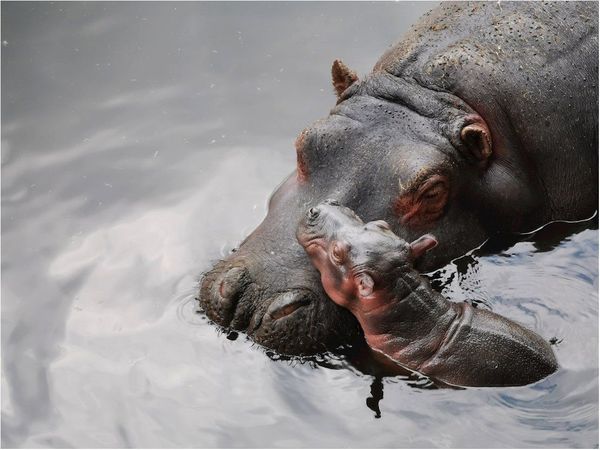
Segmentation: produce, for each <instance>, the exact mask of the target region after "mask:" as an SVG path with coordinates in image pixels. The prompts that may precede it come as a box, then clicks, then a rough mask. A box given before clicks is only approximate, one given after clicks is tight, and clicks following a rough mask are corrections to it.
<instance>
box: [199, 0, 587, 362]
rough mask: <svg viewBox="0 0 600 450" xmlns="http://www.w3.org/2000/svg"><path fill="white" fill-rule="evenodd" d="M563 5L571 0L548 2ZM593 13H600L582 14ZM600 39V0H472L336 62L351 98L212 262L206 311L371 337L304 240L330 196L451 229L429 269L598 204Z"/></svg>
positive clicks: (428, 260) (272, 337)
mask: <svg viewBox="0 0 600 450" xmlns="http://www.w3.org/2000/svg"><path fill="white" fill-rule="evenodd" d="M551 8H553V9H556V8H558V9H560V13H561V14H560V15H559V14H554V13H553V14H541V13H542V12H544V11H545V9H551ZM575 10H577V11H575ZM588 10H589V11H588ZM553 11H554V10H553ZM550 12H552V11H550ZM582 13H585V14H589V15H590V17H595V18H596V19H595V20H592V21H591V22H590V23H588V24H582V22H581V21H577V20H576V19H574V17H579V16H581V14H582ZM563 16H564V17H563ZM565 20H566V21H568V22H569V23H568V24H567V25H568V26H565V24H564V23H563V22H564V21H565ZM553 21H554V22H556V24H555V23H552V22H553ZM474 25H476V26H474ZM530 27H534V29H535V31H536V32H535V33H533V34H532V33H529V29H530ZM509 28H510V31H509ZM493 29H496V30H500V31H497V32H495V33H490V32H489V30H493ZM566 30H568V33H567V32H566ZM503 33H504V35H503ZM590 36H591V38H590ZM593 36H596V38H595V41H594V39H593ZM509 37H510V39H508V38H509ZM557 39H560V42H561V43H563V42H567V43H569V42H571V43H572V44H573V45H570V44H569V47H568V48H569V52H564V51H563V48H562V46H560V48H557V46H556V45H555V44H553V43H554V42H557ZM506 42H508V43H509V44H506ZM499 46H500V47H502V46H504V47H502V49H501V50H500V51H499V50H498V49H499V48H500V47H499ZM513 47H514V48H515V49H522V48H527V49H528V51H527V52H524V51H511V49H512V48H513ZM597 48H598V47H597V4H595V3H590V4H581V3H576V4H573V3H570V4H569V3H566V4H560V5H557V4H550V5H548V4H540V3H531V4H529V3H527V4H518V3H508V4H503V5H502V8H498V5H496V3H478V4H476V5H475V6H474V5H469V4H462V3H461V4H458V5H454V4H443V5H442V6H441V7H439V8H438V9H437V10H435V11H434V12H433V13H430V14H429V15H428V16H426V17H425V18H423V19H422V20H421V22H420V23H419V24H417V26H416V27H414V28H413V29H412V31H411V32H410V33H409V34H408V35H407V36H406V38H405V39H404V40H403V41H402V42H400V43H399V44H398V45H397V46H395V47H393V48H392V49H391V50H389V51H388V52H387V53H386V54H385V55H384V56H383V57H382V59H381V60H380V61H379V62H378V63H377V65H376V66H375V69H374V71H373V72H372V73H371V74H369V75H368V76H366V77H365V78H364V79H363V80H358V77H357V76H356V74H355V73H354V72H352V71H350V70H349V69H348V68H347V67H346V66H344V65H343V64H342V63H341V62H339V61H336V62H334V65H333V84H334V88H335V90H336V92H337V94H338V101H337V105H336V106H335V107H334V108H333V109H332V110H331V112H330V114H329V116H328V117H327V118H325V119H322V120H319V121H317V122H316V123H315V124H313V125H312V126H310V127H308V128H306V129H305V130H304V131H303V132H302V133H301V134H300V136H299V137H298V139H297V141H296V152H297V168H296V171H295V172H294V173H293V174H291V175H290V176H289V177H288V178H287V179H286V180H285V181H284V182H283V183H282V184H281V186H280V187H279V188H278V189H277V190H276V191H275V192H274V194H273V195H272V197H271V199H270V202H269V212H268V214H267V217H266V218H265V219H264V221H263V222H262V223H261V224H260V225H259V226H258V228H257V229H256V230H255V231H254V232H253V233H252V234H251V235H250V236H249V237H248V238H246V240H244V242H242V244H241V245H240V247H239V249H238V251H237V252H235V253H234V254H232V255H231V256H230V257H229V258H227V259H225V260H223V261H221V262H219V263H218V264H216V266H215V267H214V268H213V269H212V270H211V271H210V272H208V273H207V274H206V275H205V276H204V278H203V280H202V284H201V292H200V301H201V306H202V308H203V309H204V310H205V312H206V314H207V315H208V316H209V317H210V318H211V319H212V320H213V321H215V322H216V323H218V324H220V325H223V326H226V327H231V328H233V329H237V330H243V331H246V332H247V334H248V335H250V336H251V337H252V338H253V339H254V340H255V341H256V342H258V343H260V344H263V345H265V346H267V347H270V348H273V349H275V350H277V351H279V352H282V353H288V354H307V353H312V352H316V351H320V350H323V349H325V348H332V347H335V346H337V345H339V344H342V343H348V342H352V341H353V340H354V339H356V338H358V337H359V336H360V329H359V326H358V323H357V322H356V320H355V319H354V317H353V316H352V315H351V314H350V313H349V312H347V311H346V310H344V309H342V308H340V307H338V306H336V305H335V304H334V303H333V302H331V301H329V300H327V298H326V297H325V292H324V291H323V288H322V286H321V282H320V277H319V273H318V272H317V271H316V270H315V269H314V268H313V266H312V265H311V264H310V262H309V260H308V258H307V256H306V254H305V252H304V250H303V249H302V247H301V246H300V245H299V244H298V242H297V241H296V238H295V231H296V228H297V225H298V223H299V221H300V220H301V217H302V215H303V214H305V213H306V211H307V210H308V209H309V208H310V207H311V206H314V205H316V204H318V203H320V202H322V201H323V200H325V199H327V198H334V199H336V200H337V201H338V202H340V203H341V204H343V205H345V206H347V207H349V208H351V209H352V210H354V211H355V212H356V213H357V214H358V215H359V216H360V217H362V218H363V219H364V220H365V221H372V220H377V219H383V220H385V221H387V222H388V223H389V224H390V226H391V228H392V231H393V232H394V233H396V234H397V235H399V236H401V237H402V238H403V239H404V240H406V241H409V242H410V241H412V240H414V239H416V238H417V237H419V236H421V235H423V234H425V233H429V232H431V233H433V234H434V235H435V236H437V237H438V238H439V242H440V245H438V246H437V247H436V248H435V249H433V250H431V251H430V252H428V253H427V254H426V255H425V256H424V257H423V258H422V259H421V260H420V261H418V265H417V267H418V268H419V269H421V270H428V269H432V268H435V267H439V266H440V265H443V264H444V263H447V262H448V261H450V260H451V259H453V258H455V257H457V256H460V255H462V254H464V253H465V252H466V251H468V250H470V249H472V248H473V247H475V246H477V245H478V244H480V243H481V242H482V241H484V240H485V239H486V238H487V237H488V236H489V235H490V234H492V233H495V232H498V231H517V230H525V229H528V228H531V227H535V226H539V225H542V224H543V223H545V222H547V221H550V220H553V219H581V218H584V217H586V216H589V215H590V214H591V213H593V211H594V210H595V208H596V205H597V201H598V200H597V198H598V197H597V185H598V178H597V176H598V175H597V167H598V160H597V148H596V144H597V141H598V137H597V127H598V117H597V110H598V106H597V104H598V102H597V98H598V97H597V95H598V94H597V88H596V85H595V84H593V85H591V83H588V84H585V83H584V82H583V81H582V80H586V79H587V80H591V81H593V82H594V83H595V80H597V78H598V72H597V65H596V63H597ZM533 53H535V54H536V55H543V58H541V57H539V56H536V57H534V56H533ZM549 61H551V62H552V64H553V66H552V67H553V69H552V70H549V69H548V68H547V67H546V64H548V62H549ZM567 72H568V73H567ZM582 83H583V84H582ZM586 86H588V87H589V88H588V89H587V90H586ZM549 93H554V96H551V95H549ZM561 108H562V109H561ZM566 110H568V111H569V114H564V113H563V112H564V111H566ZM557 111H558V112H557ZM579 118H583V119H582V120H580V119H579ZM549 122H550V124H549ZM570 149H571V150H573V152H575V151H577V155H576V157H573V152H571V151H569V150H570Z"/></svg>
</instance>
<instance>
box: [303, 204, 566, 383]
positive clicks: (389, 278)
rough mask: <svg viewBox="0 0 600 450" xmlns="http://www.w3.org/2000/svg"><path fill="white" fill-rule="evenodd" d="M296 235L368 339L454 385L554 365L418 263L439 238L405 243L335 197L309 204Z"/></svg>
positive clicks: (544, 349) (519, 332)
mask: <svg viewBox="0 0 600 450" xmlns="http://www.w3.org/2000/svg"><path fill="white" fill-rule="evenodd" d="M297 237H298V241H299V242H300V244H301V245H302V246H303V247H304V249H305V251H306V253H307V254H308V255H309V257H310V260H311V262H312V263H313V265H314V266H315V267H316V268H317V269H318V271H319V272H320V274H321V281H322V284H323V287H324V288H325V291H326V292H327V295H328V296H329V298H331V299H332V300H333V301H334V302H335V303H336V304H338V305H339V306H341V307H343V308H346V309H348V310H349V311H350V312H352V314H353V315H354V316H355V317H356V318H357V319H358V322H359V323H360V325H361V328H362V329H363V331H364V336H365V339H366V341H367V343H368V344H369V346H370V347H371V348H372V349H374V350H376V351H379V352H381V353H383V354H384V355H386V356H388V357H389V358H391V359H393V360H394V361H396V362H398V363H400V364H402V365H403V366H404V367H407V368H409V369H411V370H415V371H418V372H420V373H422V374H424V375H427V376H429V377H432V378H434V379H436V380H438V381H441V382H443V383H445V384H450V385H454V386H517V385H524V384H528V383H532V382H534V381H537V380H539V379H541V378H543V377H545V376H547V375H549V374H551V373H552V372H554V371H555V370H556V369H557V367H558V366H557V363H556V358H555V356H554V353H553V352H552V349H551V348H550V345H549V344H548V342H546V341H544V339H542V338H541V337H540V336H539V335H537V334H536V333H534V332H532V331H530V330H527V329H526V328H523V327H522V326H520V325H518V324H517V323H515V322H512V321H510V320H508V319H506V318H504V317H502V316H499V315H498V314H495V313H493V312H490V311H486V310H482V309H475V308H473V307H472V306H471V305H469V304H467V303H452V302H449V301H448V300H446V299H445V298H444V297H442V295H440V294H439V293H437V292H435V291H434V290H432V289H431V287H430V286H429V282H428V281H427V279H426V278H424V277H422V276H420V275H419V273H418V272H417V271H416V270H415V269H414V268H413V264H414V262H415V260H417V259H418V258H420V257H421V256H422V255H423V254H424V253H425V252H427V251H428V250H429V249H430V248H432V247H434V246H435V245H436V244H437V242H436V240H435V238H434V237H433V236H431V235H425V236H422V237H421V238H420V239H417V240H416V241H414V242H413V243H412V244H408V243H407V242H406V241H403V240H402V239H400V238H399V237H398V236H396V235H395V234H394V233H393V232H392V231H391V230H390V228H389V225H388V224H387V223H386V222H384V221H381V220H378V221H374V222H368V223H364V222H363V221H362V220H361V219H360V218H359V217H357V216H356V215H355V214H354V213H353V212H352V211H351V210H349V209H348V208H344V207H342V206H339V204H337V202H334V201H325V202H324V203H321V204H319V205H318V206H315V207H312V208H310V210H309V212H308V213H307V214H306V216H305V217H304V219H303V220H302V221H301V222H300V225H299V226H298V232H297Z"/></svg>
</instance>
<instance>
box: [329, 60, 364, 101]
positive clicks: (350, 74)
mask: <svg viewBox="0 0 600 450" xmlns="http://www.w3.org/2000/svg"><path fill="white" fill-rule="evenodd" d="M331 77H332V78H333V88H334V89H335V93H336V95H337V96H338V98H340V96H341V95H342V92H344V91H345V90H346V89H348V88H349V87H350V86H351V85H352V83H354V82H356V81H358V75H356V72H354V71H353V70H350V68H349V67H348V66H347V65H346V64H344V63H343V62H342V61H341V60H339V59H336V60H335V61H334V62H333V66H332V67H331Z"/></svg>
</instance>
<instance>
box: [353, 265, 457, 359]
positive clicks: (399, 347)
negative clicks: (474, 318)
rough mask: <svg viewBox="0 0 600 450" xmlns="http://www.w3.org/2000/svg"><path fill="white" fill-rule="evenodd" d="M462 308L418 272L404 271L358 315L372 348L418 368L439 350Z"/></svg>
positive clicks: (357, 312)
mask: <svg viewBox="0 0 600 450" xmlns="http://www.w3.org/2000/svg"><path fill="white" fill-rule="evenodd" d="M459 309H460V306H459V305H458V304H456V305H455V304H453V303H452V302H449V301H447V300H446V299H445V298H444V297H443V296H442V295H440V294H439V293H437V292H435V291H434V290H433V289H432V288H431V286H430V285H429V282H428V281H427V279H425V278H424V277H423V276H421V275H420V274H419V273H418V272H417V271H416V270H414V269H410V270H408V271H407V270H406V268H404V269H403V270H402V271H401V272H400V273H399V274H398V276H397V278H395V283H393V284H392V285H391V287H390V289H389V290H388V291H382V292H380V293H379V295H378V298H377V300H376V303H375V304H373V305H372V307H371V308H369V309H366V308H365V309H364V310H363V311H355V315H356V317H357V318H358V321H359V322H360V324H361V327H362V329H363V332H364V335H365V339H366V340H367V343H368V344H369V346H370V347H372V348H374V349H375V350H378V351H381V352H383V353H384V354H386V355H389V356H390V357H391V358H392V359H394V360H396V361H398V362H400V363H403V364H406V365H407V366H408V367H410V368H416V367H418V366H419V365H420V364H421V363H423V362H424V361H426V360H427V359H429V358H430V357H431V356H432V355H433V354H434V353H435V352H436V351H437V349H438V348H439V346H440V345H441V343H442V341H443V339H444V336H445V335H446V333H447V331H448V329H449V328H450V326H451V324H452V322H453V321H454V320H455V319H456V317H457V315H458V313H459Z"/></svg>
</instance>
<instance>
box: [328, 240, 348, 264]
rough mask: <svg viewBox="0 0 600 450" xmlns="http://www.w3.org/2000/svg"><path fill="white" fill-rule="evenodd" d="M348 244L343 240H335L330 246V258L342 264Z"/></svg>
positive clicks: (345, 257)
mask: <svg viewBox="0 0 600 450" xmlns="http://www.w3.org/2000/svg"><path fill="white" fill-rule="evenodd" d="M348 250H349V245H348V244H346V243H344V242H336V243H334V244H333V246H332V247H331V260H332V261H333V263H334V264H337V265H340V266H341V265H342V264H344V263H345V262H346V259H347V257H348Z"/></svg>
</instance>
